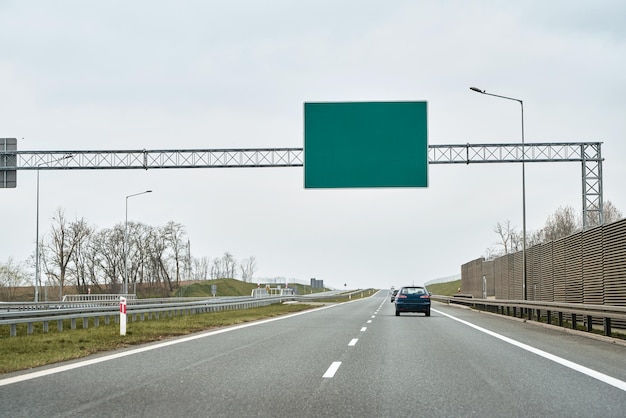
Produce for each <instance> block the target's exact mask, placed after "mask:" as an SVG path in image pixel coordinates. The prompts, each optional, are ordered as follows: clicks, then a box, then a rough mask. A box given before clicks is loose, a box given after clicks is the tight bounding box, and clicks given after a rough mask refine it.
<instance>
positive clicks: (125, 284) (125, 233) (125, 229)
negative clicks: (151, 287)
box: [124, 190, 152, 294]
mask: <svg viewBox="0 0 626 418" xmlns="http://www.w3.org/2000/svg"><path fill="white" fill-rule="evenodd" d="M146 193H152V190H146V191H145V192H141V193H135V194H131V195H128V196H126V221H125V222H124V294H128V198H129V197H133V196H139V195H142V194H146Z"/></svg>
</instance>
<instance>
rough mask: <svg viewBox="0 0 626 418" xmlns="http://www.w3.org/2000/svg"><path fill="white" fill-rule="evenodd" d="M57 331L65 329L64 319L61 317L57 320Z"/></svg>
mask: <svg viewBox="0 0 626 418" xmlns="http://www.w3.org/2000/svg"><path fill="white" fill-rule="evenodd" d="M57 331H58V332H61V331H63V320H62V319H59V320H58V321H57Z"/></svg>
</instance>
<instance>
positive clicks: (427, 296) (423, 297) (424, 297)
mask: <svg viewBox="0 0 626 418" xmlns="http://www.w3.org/2000/svg"><path fill="white" fill-rule="evenodd" d="M420 299H430V295H422V296H420Z"/></svg>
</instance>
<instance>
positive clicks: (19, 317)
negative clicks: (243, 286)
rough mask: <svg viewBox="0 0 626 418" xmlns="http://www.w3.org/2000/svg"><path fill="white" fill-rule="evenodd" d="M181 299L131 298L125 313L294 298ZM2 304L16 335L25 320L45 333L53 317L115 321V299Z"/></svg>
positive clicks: (3, 319) (171, 312) (194, 310)
mask: <svg viewBox="0 0 626 418" xmlns="http://www.w3.org/2000/svg"><path fill="white" fill-rule="evenodd" d="M183 299H184V298H169V299H142V300H131V301H128V302H127V315H129V316H130V318H132V320H133V321H136V320H137V319H138V318H139V319H140V320H142V321H143V320H144V319H145V318H146V316H147V317H148V319H152V317H153V316H154V317H156V318H159V317H160V316H161V315H163V316H169V317H172V316H175V315H176V316H177V315H184V314H198V313H205V312H218V311H224V310H239V309H250V308H256V307H260V306H268V305H271V304H274V303H281V302H284V301H286V300H291V299H294V298H293V297H289V298H286V297H271V296H270V297H267V298H249V297H232V298H222V299H221V300H214V299H208V298H193V299H194V300H189V299H184V300H183ZM6 305H15V306H14V307H13V308H8V309H7V310H6V311H3V312H0V326H2V325H8V326H9V328H10V335H11V336H16V335H17V325H19V324H26V325H27V331H26V332H27V334H29V335H30V334H32V333H33V330H34V324H35V323H42V324H43V327H42V328H43V332H44V333H46V332H48V330H49V323H50V322H54V321H56V322H57V330H58V331H63V321H65V320H70V323H71V328H72V329H75V328H76V321H78V320H82V323H83V328H88V326H89V319H90V318H93V324H94V326H95V327H97V326H99V325H100V318H103V317H104V322H105V324H106V325H108V324H109V323H110V321H111V318H113V320H114V321H115V323H118V322H119V300H118V301H117V302H116V303H113V302H111V301H105V302H95V301H89V302H84V301H76V302H56V303H49V304H45V305H47V306H46V307H45V308H41V305H42V304H41V303H39V304H36V305H39V306H33V307H32V309H24V304H2V305H0V306H1V307H2V308H5V309H6V308H7V306H6ZM33 305H35V304H33ZM2 308H0V309H2Z"/></svg>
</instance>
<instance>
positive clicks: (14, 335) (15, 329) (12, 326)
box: [10, 324, 17, 337]
mask: <svg viewBox="0 0 626 418" xmlns="http://www.w3.org/2000/svg"><path fill="white" fill-rule="evenodd" d="M10 328H11V331H10V333H11V337H16V336H17V325H15V324H11V326H10Z"/></svg>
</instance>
